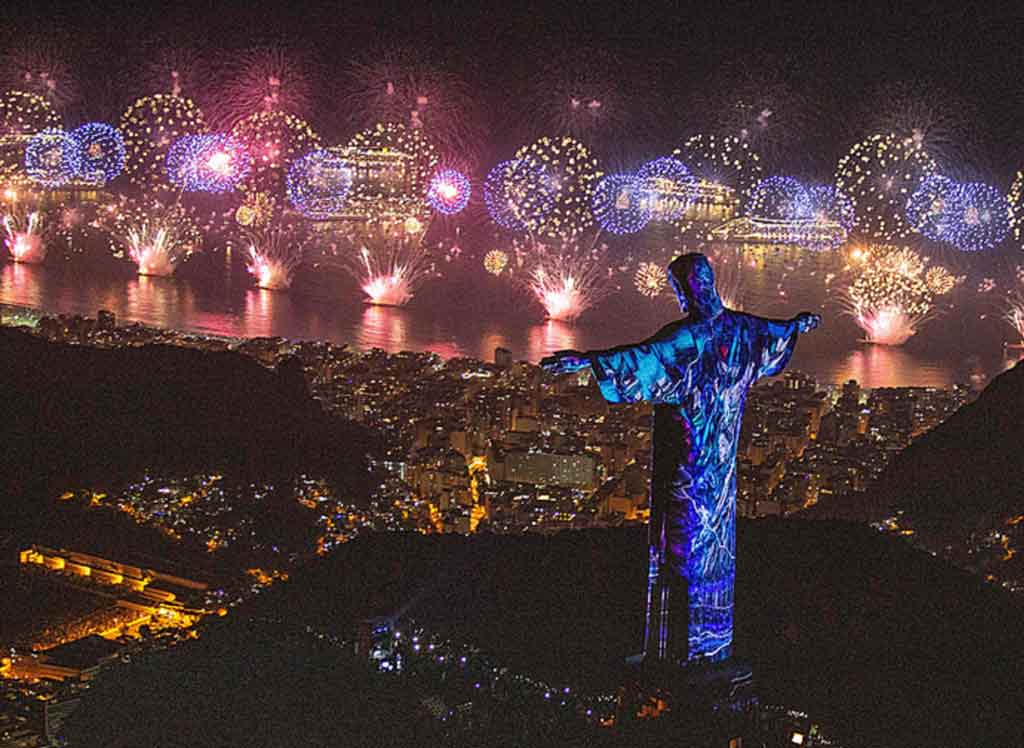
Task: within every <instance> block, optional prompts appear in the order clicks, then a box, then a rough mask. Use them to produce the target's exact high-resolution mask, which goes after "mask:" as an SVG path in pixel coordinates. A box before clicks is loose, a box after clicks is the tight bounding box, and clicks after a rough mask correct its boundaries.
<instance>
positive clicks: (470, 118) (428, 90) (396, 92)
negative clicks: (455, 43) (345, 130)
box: [342, 49, 482, 156]
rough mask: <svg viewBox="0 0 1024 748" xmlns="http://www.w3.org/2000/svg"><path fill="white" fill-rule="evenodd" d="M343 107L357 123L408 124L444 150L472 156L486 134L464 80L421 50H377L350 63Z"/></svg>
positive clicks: (351, 120) (353, 121)
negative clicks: (428, 58)
mask: <svg viewBox="0 0 1024 748" xmlns="http://www.w3.org/2000/svg"><path fill="white" fill-rule="evenodd" d="M344 85H345V89H346V90H345V93H344V95H343V96H342V106H343V107H344V111H345V112H346V113H347V114H349V119H350V123H351V124H352V125H354V126H355V127H372V126H373V125H375V124H376V123H381V122H382V123H392V124H396V125H404V126H405V127H407V128H408V129H410V130H416V131H419V132H421V133H422V134H424V135H425V136H426V137H427V138H429V139H430V141H431V142H434V143H437V144H438V145H439V146H441V147H442V148H443V149H444V150H445V152H446V153H459V154H462V155H463V156H467V155H471V154H472V153H473V152H474V149H476V148H478V147H479V143H480V141H481V139H482V132H481V129H480V127H479V126H478V124H477V123H478V122H479V117H478V116H477V112H476V107H475V105H474V103H473V97H472V95H471V93H470V90H469V87H468V86H467V85H466V83H465V81H463V80H462V79H461V78H459V77H458V76H456V75H452V74H451V73H448V72H446V71H444V70H442V69H440V68H438V67H435V66H434V65H432V64H431V63H429V62H428V61H425V60H423V59H422V56H421V53H420V51H419V50H412V49H408V50H405V49H391V50H386V51H383V52H381V51H378V52H376V53H374V54H373V56H372V58H371V60H370V61H358V62H355V63H353V64H352V65H350V66H349V69H348V71H347V76H346V82H345V84H344Z"/></svg>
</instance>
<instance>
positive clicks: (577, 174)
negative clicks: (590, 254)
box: [515, 136, 601, 242]
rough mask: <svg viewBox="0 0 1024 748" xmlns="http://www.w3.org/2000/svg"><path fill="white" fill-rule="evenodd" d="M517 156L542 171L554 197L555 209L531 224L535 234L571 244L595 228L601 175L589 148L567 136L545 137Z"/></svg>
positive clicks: (523, 149)
mask: <svg viewBox="0 0 1024 748" xmlns="http://www.w3.org/2000/svg"><path fill="white" fill-rule="evenodd" d="M515 157H516V160H517V161H519V162H520V163H530V164H531V165H533V166H534V167H536V168H538V169H540V171H541V174H542V182H543V183H544V184H545V185H546V186H547V187H548V188H549V189H550V191H551V193H552V194H553V196H554V204H553V205H552V207H551V209H550V210H549V211H547V212H546V213H544V214H543V215H540V216H538V218H537V220H531V221H529V225H528V226H527V228H528V230H529V231H530V233H531V234H533V235H534V236H535V237H538V238H546V239H550V240H557V241H563V242H564V241H570V242H571V241H574V240H575V239H576V237H578V236H579V235H581V234H582V233H583V232H584V231H586V230H587V229H588V228H590V226H591V225H593V222H594V215H593V213H592V211H591V206H592V203H593V199H594V190H595V188H596V186H597V182H598V180H599V179H600V178H601V172H600V170H599V169H598V165H597V159H596V158H594V156H592V155H591V153H590V151H589V150H588V149H587V147H586V146H585V145H583V144H582V143H580V142H579V141H578V140H574V139H573V138H570V137H567V136H566V137H561V138H548V137H544V138H540V139H539V140H537V141H536V142H534V143H532V144H531V145H528V146H523V147H522V148H520V149H519V150H518V151H516V154H515Z"/></svg>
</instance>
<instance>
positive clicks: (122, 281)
mask: <svg viewBox="0 0 1024 748" xmlns="http://www.w3.org/2000/svg"><path fill="white" fill-rule="evenodd" d="M712 258H713V261H714V262H715V265H716V268H718V269H719V270H718V272H719V277H720V282H721V283H722V284H724V286H723V287H726V286H727V287H728V288H729V289H730V290H731V291H732V292H733V293H735V294H736V295H737V296H738V297H739V298H740V301H741V303H742V306H743V308H744V309H746V310H748V311H751V312H754V313H758V314H763V315H765V316H773V317H788V316H791V315H793V314H795V313H796V312H798V311H801V310H803V309H808V310H812V311H818V312H820V313H822V315H823V316H824V318H825V323H824V325H823V326H822V328H821V329H820V330H819V331H817V332H815V333H814V334H813V335H808V336H806V337H805V338H803V339H802V340H801V342H800V345H798V346H797V351H796V354H795V355H794V359H793V362H792V364H791V368H794V369H799V370H801V371H805V372H807V373H809V374H811V375H813V376H815V377H817V378H818V379H819V380H820V381H822V382H842V381H845V380H847V379H851V378H852V379H857V380H858V381H860V382H861V383H862V384H863V385H864V386H867V387H877V386H906V385H921V386H946V385H949V384H951V383H953V382H967V381H973V382H974V383H975V384H983V383H984V382H985V381H987V379H989V378H991V377H992V376H994V375H995V374H997V373H999V372H1000V371H1002V370H1003V369H1005V368H1007V367H1008V366H1009V365H1012V364H1013V363H1015V362H1016V360H1017V358H1018V357H1019V356H1018V354H1020V351H1019V350H1015V349H1009V350H1008V351H1007V352H1006V353H1004V352H1003V348H1002V341H1003V339H1004V337H1007V336H1008V335H1009V331H1008V329H1007V330H1004V329H1003V327H1002V326H1001V323H1000V321H999V320H998V319H997V317H996V315H991V314H990V315H989V316H988V317H987V318H986V315H985V314H984V312H985V311H986V309H985V308H984V307H983V304H984V303H985V302H983V300H981V298H980V297H979V296H977V294H974V293H972V292H970V291H969V289H967V290H965V291H963V292H960V295H959V296H958V297H957V301H956V303H957V305H958V306H957V307H956V308H955V309H953V311H952V312H950V313H949V314H947V315H946V316H944V317H940V318H938V319H936V320H934V321H932V322H929V323H928V324H927V325H925V326H924V327H923V329H922V330H921V332H920V333H919V334H918V335H917V336H915V337H914V338H912V339H911V340H910V342H909V343H908V344H907V345H906V346H904V347H901V348H888V347H884V346H876V345H868V344H864V343H862V342H859V341H860V338H861V334H860V332H859V331H858V330H857V328H856V327H855V326H854V325H853V323H852V321H851V320H850V319H849V318H848V317H847V316H846V315H845V314H843V312H842V308H841V305H840V304H839V303H838V301H837V293H836V289H835V288H833V287H830V286H829V285H828V282H827V279H828V278H829V277H830V275H831V274H834V273H836V272H837V270H838V269H839V266H840V265H841V264H842V255H841V254H837V255H829V254H827V253H806V252H799V251H792V250H787V249H784V248H783V249H778V248H771V249H767V250H766V249H758V248H747V249H744V250H743V251H735V250H733V249H729V248H716V249H715V251H714V252H713V253H712ZM225 262H226V263H228V262H229V261H228V260H225ZM236 265H237V263H236ZM224 267H225V268H226V271H225V272H223V277H219V278H215V279H213V280H210V281H206V280H205V279H206V277H207V276H208V275H209V276H217V275H218V273H220V272H221V271H220V269H219V267H218V266H211V267H207V268H205V269H204V270H203V272H202V273H193V275H192V276H188V275H187V274H182V273H180V272H179V274H178V276H176V277H171V278H152V277H138V276H135V275H133V274H130V273H127V272H124V271H123V269H122V271H121V272H113V271H112V270H110V269H103V268H92V267H88V268H83V267H74V266H72V265H70V264H65V263H61V262H53V263H48V264H45V265H35V266H30V265H19V264H14V263H10V262H7V263H5V264H3V265H0V303H5V304H14V305H21V306H27V307H32V308H36V309H42V310H45V311H49V312H53V313H66V314H85V315H95V313H96V311H97V310H98V309H109V310H111V311H113V312H114V313H115V314H117V315H118V317H119V319H120V320H121V321H131V320H137V321H140V322H143V323H144V324H149V325H154V326H161V327H170V328H176V329H182V330H190V331H196V332H202V333H208V334H216V335H225V336H231V337H271V336H282V337H287V338H292V339H299V340H302V339H309V340H312V339H316V340H328V341H330V342H333V343H348V344H351V345H353V346H355V347H357V348H360V349H367V348H374V347H376V348H382V349H384V350H387V351H390V352H396V351H399V350H404V349H410V350H431V351H435V352H437V353H439V354H440V355H442V356H445V357H452V356H473V357H477V358H482V359H485V360H493V356H494V350H495V349H496V348H498V347H502V348H507V349H509V350H511V351H512V353H513V355H514V356H515V357H516V358H525V359H527V360H530V361H538V360H540V359H541V358H543V357H544V356H546V355H548V354H550V353H551V352H553V351H556V350H561V349H566V348H576V349H580V350H586V349H590V348H605V347H609V346H612V345H617V344H620V343H626V342H633V341H637V340H641V339H643V338H644V337H647V336H648V335H650V334H651V333H653V332H654V331H656V330H657V329H658V328H659V327H660V326H661V325H663V324H665V323H666V322H669V321H670V320H671V319H672V318H673V317H674V316H675V315H676V314H677V311H676V308H675V305H674V304H673V303H672V300H671V299H658V300H656V301H650V300H644V299H641V298H640V297H639V296H637V295H636V294H633V293H631V289H629V287H628V281H627V282H626V287H625V289H624V291H623V293H622V294H619V295H617V296H615V297H613V298H611V299H609V300H608V301H607V302H605V303H604V304H602V305H600V306H599V307H598V308H597V309H595V310H593V311H592V312H591V313H588V314H587V315H584V317H583V319H582V320H581V321H580V322H579V323H577V324H567V323H564V322H555V321H542V320H540V319H539V317H538V312H537V310H536V308H535V307H534V306H532V305H531V304H530V303H528V302H527V301H526V300H524V299H519V298H517V297H514V296H513V295H511V294H510V295H509V296H508V297H507V298H506V297H502V298H500V299H499V298H498V297H495V296H494V295H493V293H491V295H488V294H489V293H490V292H488V291H487V290H477V291H476V292H475V293H476V295H475V296H474V294H473V292H472V287H470V292H467V293H466V294H465V295H459V296H455V297H445V296H443V295H441V293H440V292H439V291H438V290H437V289H438V288H439V287H440V286H437V287H435V288H433V289H431V288H429V287H428V288H425V289H424V290H423V291H421V293H420V296H418V297H417V298H416V299H414V301H413V303H412V304H411V305H410V306H409V307H405V308H400V309H399V308H394V307H375V306H367V305H364V304H362V303H361V301H360V297H359V294H358V291H357V290H355V289H347V288H344V287H331V286H329V284H327V285H323V287H321V286H320V285H318V284H317V283H315V282H311V281H307V282H306V283H302V282H297V283H296V285H295V286H294V287H293V289H292V290H291V291H289V292H275V291H266V290H257V289H254V288H252V286H251V284H250V282H249V279H248V277H247V276H246V275H245V274H244V272H238V268H237V267H235V266H232V265H230V264H226V265H225V266H224ZM232 267H234V270H231V268H232ZM189 277H201V278H203V279H204V281H203V282H202V283H200V282H198V281H195V280H189V279H188V278H189ZM314 280H316V279H314Z"/></svg>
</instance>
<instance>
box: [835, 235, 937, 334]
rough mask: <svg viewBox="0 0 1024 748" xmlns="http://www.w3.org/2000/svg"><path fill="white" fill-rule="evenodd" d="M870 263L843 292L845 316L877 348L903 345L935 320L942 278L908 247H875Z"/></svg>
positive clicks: (872, 250)
mask: <svg viewBox="0 0 1024 748" xmlns="http://www.w3.org/2000/svg"><path fill="white" fill-rule="evenodd" d="M869 254H870V256H871V257H872V261H871V262H870V263H865V264H864V265H863V266H862V269H861V271H860V274H859V275H858V276H857V277H856V278H855V279H854V281H853V283H852V284H851V285H850V287H849V289H848V290H847V301H848V304H849V311H850V314H851V315H852V316H853V318H854V320H855V321H856V322H857V325H858V326H859V327H860V328H861V329H862V330H863V331H864V333H865V339H866V340H867V342H870V343H879V344H881V345H903V344H904V343H906V342H907V340H909V339H910V338H911V337H912V336H913V335H915V334H916V333H917V331H918V329H919V328H920V327H921V325H922V324H924V323H925V322H926V321H927V320H928V319H931V318H932V317H933V316H935V313H934V307H933V302H934V299H935V296H936V295H938V293H937V291H940V290H945V292H947V293H948V291H951V290H952V289H953V288H954V287H955V286H956V282H955V279H954V282H953V283H952V284H950V283H949V282H948V279H947V278H946V274H943V273H941V272H939V268H938V266H936V267H932V268H928V263H927V260H926V259H924V258H922V257H921V256H920V255H918V254H917V253H916V252H914V251H913V250H912V249H910V248H908V247H903V248H895V247H887V246H875V247H872V248H871V249H870V250H869Z"/></svg>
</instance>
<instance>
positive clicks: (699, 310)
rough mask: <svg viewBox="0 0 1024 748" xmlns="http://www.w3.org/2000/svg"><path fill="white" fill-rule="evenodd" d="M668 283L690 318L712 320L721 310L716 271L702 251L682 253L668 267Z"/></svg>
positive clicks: (680, 305) (680, 306) (681, 307)
mask: <svg viewBox="0 0 1024 748" xmlns="http://www.w3.org/2000/svg"><path fill="white" fill-rule="evenodd" d="M668 282H669V285H671V286H672V290H673V291H675V292H676V297H677V298H678V299H679V308H680V309H682V310H683V312H684V313H688V314H689V316H690V319H710V318H712V317H715V316H717V315H718V313H719V312H721V311H722V309H723V306H722V300H721V299H720V298H719V297H718V291H717V290H716V289H715V271H714V270H712V269H711V263H710V262H708V258H707V257H705V256H704V255H702V254H700V253H699V252H691V253H690V254H685V255H679V257H677V258H676V259H674V260H672V262H671V263H669V266H668Z"/></svg>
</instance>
